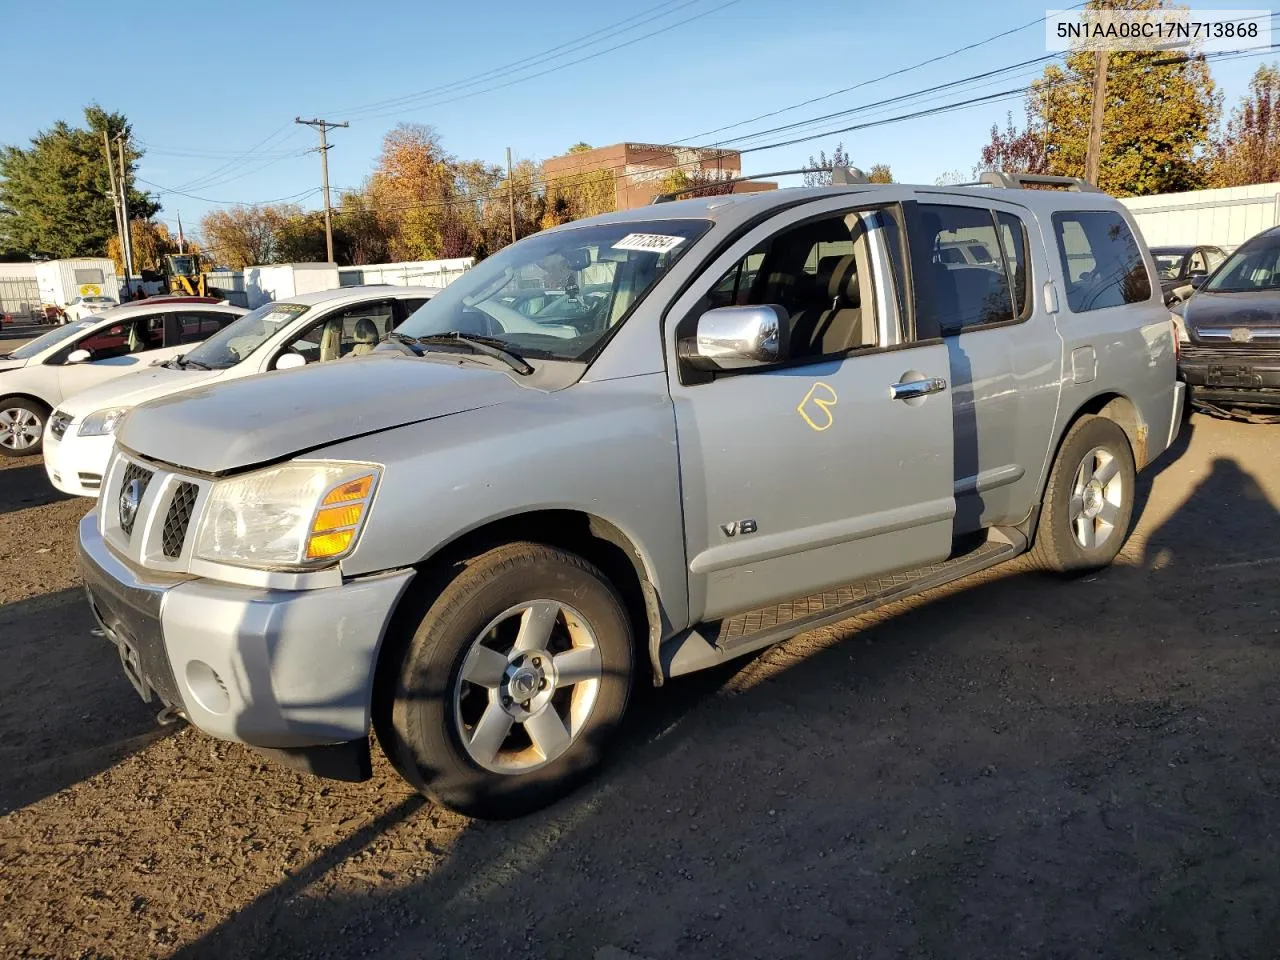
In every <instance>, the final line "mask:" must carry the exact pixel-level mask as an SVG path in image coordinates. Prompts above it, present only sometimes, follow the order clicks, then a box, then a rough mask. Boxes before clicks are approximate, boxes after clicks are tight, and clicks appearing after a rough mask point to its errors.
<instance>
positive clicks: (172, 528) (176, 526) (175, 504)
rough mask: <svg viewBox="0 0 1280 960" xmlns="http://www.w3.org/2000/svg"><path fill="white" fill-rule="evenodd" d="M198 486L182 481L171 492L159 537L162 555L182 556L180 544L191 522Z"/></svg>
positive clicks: (183, 541)
mask: <svg viewBox="0 0 1280 960" xmlns="http://www.w3.org/2000/svg"><path fill="white" fill-rule="evenodd" d="M199 492H200V488H199V487H197V486H196V485H195V484H194V483H187V482H185V481H183V482H182V483H179V484H178V486H177V489H175V490H174V492H173V499H172V500H171V501H169V512H168V513H166V514H165V516H164V533H163V535H162V537H161V540H162V545H163V547H164V555H165V556H166V557H169V558H171V559H177V558H178V557H180V556H182V545H183V543H185V542H186V539H187V527H188V526H190V524H191V511H192V510H193V509H194V508H195V505H196V495H197V494H198V493H199Z"/></svg>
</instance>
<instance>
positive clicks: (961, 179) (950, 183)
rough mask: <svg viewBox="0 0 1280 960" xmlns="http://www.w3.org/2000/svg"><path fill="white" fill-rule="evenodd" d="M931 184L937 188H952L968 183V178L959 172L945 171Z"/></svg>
mask: <svg viewBox="0 0 1280 960" xmlns="http://www.w3.org/2000/svg"><path fill="white" fill-rule="evenodd" d="M933 182H934V183H935V184H937V185H938V186H939V187H954V186H956V185H957V184H961V183H968V182H969V177H967V176H966V175H965V174H964V173H963V172H962V171H960V170H947V171H944V172H943V174H942V175H941V176H940V177H938V179H936V180H934V181H933Z"/></svg>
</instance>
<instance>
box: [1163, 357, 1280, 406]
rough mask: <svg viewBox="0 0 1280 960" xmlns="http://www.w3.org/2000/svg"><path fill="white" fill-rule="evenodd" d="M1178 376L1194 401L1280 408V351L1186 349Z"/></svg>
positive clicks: (1179, 363) (1181, 359) (1179, 365)
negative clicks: (1184, 382)
mask: <svg viewBox="0 0 1280 960" xmlns="http://www.w3.org/2000/svg"><path fill="white" fill-rule="evenodd" d="M1178 374H1179V376H1180V377H1181V378H1182V379H1183V380H1185V381H1186V384H1187V389H1188V391H1189V393H1190V395H1191V399H1192V401H1195V400H1204V401H1207V402H1209V403H1228V404H1241V405H1247V406H1264V407H1280V350H1277V349H1275V348H1265V347H1248V346H1243V345H1241V346H1205V345H1202V344H1186V343H1184V344H1183V345H1182V356H1181V358H1180V359H1179V361H1178Z"/></svg>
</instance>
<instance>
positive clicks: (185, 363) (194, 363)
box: [166, 353, 213, 370]
mask: <svg viewBox="0 0 1280 960" xmlns="http://www.w3.org/2000/svg"><path fill="white" fill-rule="evenodd" d="M173 360H174V362H175V363H176V364H177V365H178V368H179V369H181V370H185V369H187V367H195V368H196V369H197V370H212V369H213V367H211V366H209V365H208V364H207V363H201V362H200V361H199V360H192V359H191V358H190V357H188V356H187V355H186V354H185V353H182V354H179V355H178V356H176V357H174V358H173ZM166 366H168V364H166Z"/></svg>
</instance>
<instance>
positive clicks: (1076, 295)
mask: <svg viewBox="0 0 1280 960" xmlns="http://www.w3.org/2000/svg"><path fill="white" fill-rule="evenodd" d="M1053 225H1054V233H1055V235H1056V238H1057V242H1058V255H1059V256H1060V257H1061V258H1062V272H1063V274H1064V275H1065V277H1066V284H1067V306H1068V307H1069V308H1070V309H1071V312H1072V313H1086V312H1088V311H1090V310H1102V309H1104V308H1106V307H1118V306H1121V305H1123V304H1126V303H1141V302H1142V301H1144V300H1149V299H1151V278H1150V277H1149V276H1147V267H1146V264H1145V263H1144V262H1143V259H1142V252H1141V250H1140V249H1139V247H1138V241H1137V240H1135V239H1134V236H1133V231H1132V230H1130V229H1129V225H1128V224H1127V223H1125V221H1124V218H1123V217H1121V216H1120V215H1119V214H1118V213H1115V212H1113V211H1111V210H1081V211H1073V212H1062V213H1055V214H1054V215H1053Z"/></svg>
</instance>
